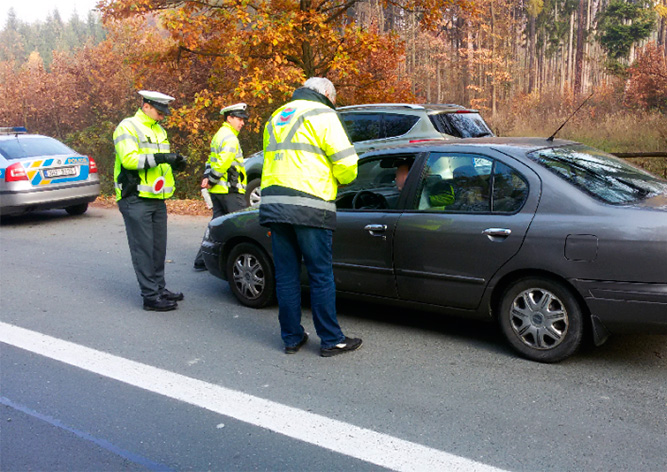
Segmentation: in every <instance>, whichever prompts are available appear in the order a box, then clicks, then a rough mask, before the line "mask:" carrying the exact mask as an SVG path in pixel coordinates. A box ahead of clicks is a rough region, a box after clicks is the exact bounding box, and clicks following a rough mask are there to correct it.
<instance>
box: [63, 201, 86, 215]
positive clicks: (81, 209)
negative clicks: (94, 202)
mask: <svg viewBox="0 0 667 472" xmlns="http://www.w3.org/2000/svg"><path fill="white" fill-rule="evenodd" d="M87 210H88V203H80V204H78V205H71V206H68V207H65V211H66V212H67V213H68V214H69V215H83V214H84V213H85V212H86V211H87Z"/></svg>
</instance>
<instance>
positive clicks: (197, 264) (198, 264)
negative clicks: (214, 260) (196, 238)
mask: <svg viewBox="0 0 667 472" xmlns="http://www.w3.org/2000/svg"><path fill="white" fill-rule="evenodd" d="M192 268H193V269H194V270H196V271H197V272H203V271H205V270H208V269H207V268H206V264H204V263H203V262H195V264H194V265H193V266H192Z"/></svg>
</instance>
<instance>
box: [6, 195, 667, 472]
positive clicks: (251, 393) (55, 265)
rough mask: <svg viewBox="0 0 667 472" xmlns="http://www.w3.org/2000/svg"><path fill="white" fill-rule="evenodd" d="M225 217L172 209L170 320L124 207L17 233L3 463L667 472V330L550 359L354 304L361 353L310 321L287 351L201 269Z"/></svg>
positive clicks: (459, 329) (271, 312)
mask: <svg viewBox="0 0 667 472" xmlns="http://www.w3.org/2000/svg"><path fill="white" fill-rule="evenodd" d="M206 223H207V219H206V218H202V217H188V216H177V215H170V219H169V248H168V255H167V259H168V264H167V282H168V288H170V289H171V290H178V291H183V292H185V295H186V298H185V300H184V301H183V302H180V304H179V309H178V310H177V311H175V312H168V313H154V312H146V311H143V310H142V309H141V298H140V296H139V290H138V285H137V282H136V279H135V276H134V272H133V270H132V266H131V263H130V256H129V251H128V248H127V241H126V239H125V232H124V227H123V223H122V219H121V218H120V214H119V213H118V211H117V210H115V209H100V208H91V209H90V210H89V211H88V213H86V214H85V215H83V216H80V217H70V216H67V215H66V214H65V212H64V211H63V212H60V211H51V212H40V213H35V214H32V215H28V216H24V217H20V218H12V219H8V220H6V221H3V223H2V225H0V311H1V314H0V341H2V340H3V339H4V342H0V470H1V471H24V470H44V471H52V470H67V471H77V470H81V471H84V470H85V471H93V470H95V471H97V470H110V471H116V470H196V471H199V470H244V471H245V470H267V471H273V470H289V471H301V470H304V471H311V470H312V471H338V470H383V469H396V470H400V469H402V470H427V469H428V470H493V468H498V469H504V470H512V471H612V470H617V471H664V470H667V337H664V336H639V335H637V336H624V337H613V338H611V339H610V340H609V341H608V342H607V344H605V345H604V346H602V347H600V348H586V349H584V350H583V351H581V352H580V353H578V354H577V355H576V356H575V357H573V358H571V359H569V360H567V361H565V362H563V363H560V364H556V365H544V364H538V363H534V362H530V361H526V360H523V359H521V358H518V357H517V356H516V355H515V354H514V353H513V352H512V351H511V350H510V348H509V347H507V346H506V345H505V343H504V341H503V339H502V338H501V336H500V335H499V333H498V332H497V330H496V329H495V326H493V325H486V324H481V323H477V322H468V321H461V320H455V319H450V318H443V317H439V316H435V315H432V314H427V313H419V312H412V311H411V312H407V311H404V310H397V309H389V308H387V307H383V306H377V305H369V304H362V305H360V304H358V303H355V302H351V301H344V300H340V301H339V318H340V321H341V325H342V327H343V330H344V331H345V333H346V334H348V335H352V336H359V337H362V338H363V340H364V346H363V347H362V348H361V350H360V351H358V352H355V353H351V354H346V355H343V356H338V357H335V358H330V359H325V358H321V357H319V355H318V343H317V341H316V339H317V338H316V336H315V335H314V328H313V325H312V321H311V319H310V317H309V312H308V310H307V309H306V310H305V312H304V314H305V315H306V316H304V326H305V327H306V329H307V330H308V331H309V332H310V333H311V334H312V335H313V336H312V337H311V341H309V343H308V344H307V345H306V346H305V347H304V349H302V350H301V351H300V352H299V353H298V354H296V355H293V356H286V355H285V354H283V352H282V344H281V341H280V336H279V329H278V322H277V310H276V308H275V307H274V308H268V309H263V310H252V309H248V308H245V307H242V306H241V305H239V304H238V303H237V302H236V301H235V299H234V297H233V296H232V294H231V292H230V290H229V287H228V286H227V284H226V283H225V282H223V281H221V280H218V279H215V278H214V277H212V276H211V275H210V274H208V273H206V272H193V271H192V262H193V259H194V256H195V254H196V251H197V247H198V244H199V242H200V239H201V235H202V233H203V230H204V228H205V226H206ZM18 328H22V330H18ZM24 330H26V331H24ZM44 335H46V336H44ZM20 340H22V341H21V342H22V343H23V344H20V342H19V341H20ZM44 346H46V347H44ZM63 353H64V354H63ZM61 354H62V356H61ZM110 355H111V356H110ZM89 358H90V359H93V358H95V359H97V360H96V361H95V362H94V363H93V364H91V365H94V367H86V366H83V367H82V365H83V364H85V363H86V362H88V360H89ZM98 358H99V359H98ZM100 359H101V360H100ZM91 362H92V361H91ZM113 369H115V370H116V371H117V373H116V374H111V373H110V372H111V371H112V370H113ZM112 377H113V378H112ZM190 387H192V389H191V390H187V389H188V388H190ZM179 389H180V390H182V391H184V392H187V393H184V394H183V395H181V396H180V397H179V396H178V395H177V394H176V393H175V392H176V391H179ZM239 399H240V400H239ZM207 401H211V402H212V403H206V402H207ZM237 401H240V402H241V403H235V402H237ZM243 402H246V403H243ZM262 402H264V403H262ZM258 404H261V405H262V406H261V408H259V407H257V405H258ZM258 408H259V409H258ZM262 408H263V409H262ZM313 422H315V423H316V425H315V426H312V425H313V424H314V423H313ZM283 426H285V429H284V431H283V429H281V428H283ZM347 439H350V440H351V443H350V444H351V446H346V445H345V444H346V440H347ZM355 441H357V442H355ZM392 450H395V451H397V455H398V456H400V457H402V458H404V462H403V463H401V459H400V457H399V458H398V459H393V458H392V454H391V452H392ZM383 451H384V452H383ZM448 460H451V461H450V462H447V461H448ZM438 461H439V462H438ZM429 463H430V464H432V466H430V467H429V466H427V465H428V464H429ZM401 464H402V465H401ZM411 464H412V466H411ZM443 464H444V465H443ZM447 464H448V465H447Z"/></svg>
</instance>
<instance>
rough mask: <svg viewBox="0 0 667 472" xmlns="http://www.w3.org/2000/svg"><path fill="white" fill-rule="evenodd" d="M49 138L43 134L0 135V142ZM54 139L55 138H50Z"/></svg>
mask: <svg viewBox="0 0 667 472" xmlns="http://www.w3.org/2000/svg"><path fill="white" fill-rule="evenodd" d="M49 137H50V136H44V135H43V134H25V133H0V140H3V141H4V140H8V139H16V138H21V139H26V138H49ZM51 139H55V138H51Z"/></svg>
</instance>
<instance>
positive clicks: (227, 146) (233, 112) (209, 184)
mask: <svg viewBox="0 0 667 472" xmlns="http://www.w3.org/2000/svg"><path fill="white" fill-rule="evenodd" d="M247 109H248V105H246V104H245V103H237V104H235V105H230V106H228V107H225V108H223V109H222V110H220V114H221V115H222V116H223V119H224V123H223V124H222V126H221V127H220V129H219V130H218V132H217V133H215V136H213V139H212V140H211V153H210V155H209V158H208V161H207V162H206V170H205V172H204V179H203V180H202V183H201V187H202V188H203V189H208V192H209V193H210V195H211V203H212V204H213V218H217V217H218V216H222V215H226V214H227V213H232V212H234V211H238V210H241V209H243V208H245V207H246V201H245V197H244V195H245V188H246V183H247V176H246V172H245V168H244V167H243V153H242V152H241V145H240V144H239V138H238V135H239V132H240V131H241V129H242V128H243V126H244V125H245V123H246V120H247V119H248V118H249V117H250V116H249V115H248V111H247ZM194 269H195V270H206V265H205V264H204V258H203V255H202V252H201V247H200V249H199V252H197V256H196V257H195V263H194Z"/></svg>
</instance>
